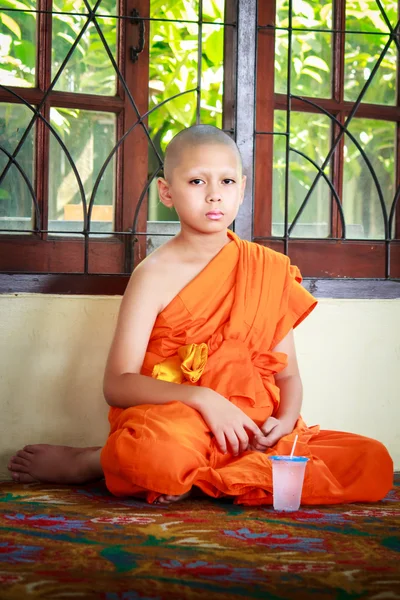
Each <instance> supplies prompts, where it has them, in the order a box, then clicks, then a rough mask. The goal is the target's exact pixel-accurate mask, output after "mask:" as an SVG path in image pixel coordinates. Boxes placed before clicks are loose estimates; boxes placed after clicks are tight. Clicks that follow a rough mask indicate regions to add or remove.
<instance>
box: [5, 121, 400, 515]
mask: <svg viewBox="0 0 400 600" xmlns="http://www.w3.org/2000/svg"><path fill="white" fill-rule="evenodd" d="M164 172H165V178H160V179H159V180H158V191H159V196H160V200H161V202H162V203H163V204H165V206H167V207H175V209H176V211H177V213H178V215H179V219H180V222H181V230H180V232H179V234H178V235H177V236H176V237H175V238H173V239H172V240H170V241H168V242H167V243H165V244H164V245H163V246H162V247H161V248H159V249H158V250H156V251H155V252H154V253H153V254H151V255H150V256H149V257H147V258H146V260H144V261H143V262H142V263H141V264H140V266H138V267H137V268H136V269H135V271H134V272H133V274H132V277H131V279H130V282H129V284H128V287H127V289H126V292H125V295H124V298H123V300H122V304H121V309H120V314H119V319H118V323H117V327H116V332H115V336H114V340H113V342H112V346H111V350H110V354H109V357H108V362H107V366H106V371H105V376H104V395H105V398H106V401H107V402H108V404H109V405H110V411H109V421H110V425H111V431H110V435H109V438H108V440H107V442H106V444H105V446H104V448H102V449H101V448H83V449H82V448H69V447H64V446H47V445H35V446H26V447H25V448H24V449H23V450H21V451H20V452H18V453H17V455H16V456H14V457H13V458H12V459H11V461H10V464H9V469H10V471H11V472H12V476H13V478H14V480H16V481H20V482H31V481H47V482H62V483H81V482H85V481H90V480H93V479H96V478H100V477H102V476H104V477H105V481H106V484H107V487H108V489H109V490H110V491H111V492H112V493H113V494H115V495H117V496H136V495H138V496H142V497H145V498H146V499H147V501H148V502H159V503H168V502H171V501H176V500H180V499H183V498H184V497H185V496H186V495H188V494H189V493H190V490H192V488H193V487H194V486H195V487H196V488H200V490H202V492H204V493H205V494H207V495H209V496H212V497H214V498H218V497H221V496H230V497H233V498H234V500H235V502H236V503H240V504H247V505H252V504H255V505H257V504H270V503H271V502H272V494H271V492H272V474H271V464H270V461H269V460H268V456H269V455H271V454H289V453H290V450H291V447H292V444H293V440H294V437H295V435H296V434H297V435H298V436H299V437H298V443H297V450H296V454H299V455H303V456H307V457H308V458H309V462H308V465H307V469H306V476H305V481H304V488H303V495H302V502H303V503H304V504H334V503H340V502H354V501H364V502H365V501H371V502H372V501H377V500H380V499H382V498H383V497H384V496H385V495H386V493H387V492H388V491H389V490H390V488H391V485H392V474H393V465H392V461H391V458H390V456H389V454H388V452H387V450H386V449H385V447H384V446H383V445H382V444H381V443H379V442H377V441H374V440H372V439H368V438H365V437H362V436H359V435H354V434H349V433H339V432H334V431H320V430H319V427H311V428H308V427H307V426H306V425H305V423H304V422H303V420H302V418H301V416H300V408H301V403H302V385H301V379H300V375H299V370H298V365H297V360H296V351H295V345H294V339H293V328H294V327H296V326H297V325H299V323H301V321H302V320H303V319H304V318H305V317H306V316H307V315H308V314H309V313H310V312H311V310H312V309H313V308H314V307H315V305H316V301H315V299H314V298H313V297H312V296H311V295H310V294H309V293H308V292H307V291H306V290H305V289H304V288H302V287H301V285H300V282H301V276H300V273H299V271H298V269H297V268H296V267H293V266H291V265H290V261H289V259H288V258H287V257H286V256H284V255H282V254H279V253H276V252H274V251H272V250H269V249H267V248H264V247H262V246H259V245H257V244H254V243H249V242H246V241H242V240H240V239H239V238H238V236H237V235H235V234H234V233H232V232H231V231H229V230H228V226H229V225H230V224H231V223H232V222H233V220H234V219H235V217H236V214H237V212H238V209H239V206H240V204H241V203H242V200H243V194H244V188H245V183H246V181H245V177H244V176H243V175H242V165H241V159H240V155H239V151H238V149H237V147H236V145H235V143H234V142H233V140H232V139H231V138H230V137H229V136H227V135H226V134H225V133H223V132H222V131H220V130H218V129H216V128H214V127H210V126H206V125H198V126H194V127H191V128H189V129H187V130H185V131H183V132H181V133H180V134H178V135H177V136H176V137H175V138H174V139H173V140H172V142H171V143H170V144H169V146H168V149H167V153H166V157H165V169H164Z"/></svg>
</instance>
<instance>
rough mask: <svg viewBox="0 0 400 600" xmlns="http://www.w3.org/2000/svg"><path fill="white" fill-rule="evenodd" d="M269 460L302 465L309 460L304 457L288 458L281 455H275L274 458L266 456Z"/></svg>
mask: <svg viewBox="0 0 400 600" xmlns="http://www.w3.org/2000/svg"><path fill="white" fill-rule="evenodd" d="M268 458H269V460H277V461H284V462H296V463H299V462H300V463H303V462H307V461H308V460H309V459H308V458H307V457H306V456H293V457H292V458H290V456H289V455H288V456H284V455H282V454H280V455H277V454H275V455H274V456H268Z"/></svg>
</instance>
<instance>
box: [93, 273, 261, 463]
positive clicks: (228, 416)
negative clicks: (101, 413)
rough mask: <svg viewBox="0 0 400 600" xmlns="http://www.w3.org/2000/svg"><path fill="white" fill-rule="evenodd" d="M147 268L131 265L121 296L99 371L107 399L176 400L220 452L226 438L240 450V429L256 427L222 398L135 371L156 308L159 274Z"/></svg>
mask: <svg viewBox="0 0 400 600" xmlns="http://www.w3.org/2000/svg"><path fill="white" fill-rule="evenodd" d="M151 271H152V265H150V268H148V265H143V266H140V267H138V268H137V269H135V271H134V272H133V274H132V276H131V278H130V280H129V283H128V286H127V288H126V292H125V294H124V297H123V299H122V302H121V308H120V312H119V316H118V321H117V326H116V330H115V334H114V338H113V341H112V345H111V349H110V352H109V356H108V360H107V365H106V370H105V374H104V382H103V390H104V396H105V399H106V401H107V403H108V404H109V405H110V406H115V407H118V408H128V407H131V406H137V405H139V404H166V403H168V402H173V401H178V402H182V403H184V404H186V405H188V406H190V407H191V408H194V409H196V410H198V411H199V412H200V414H201V415H202V417H203V418H204V420H205V421H206V423H207V424H208V426H209V428H210V430H211V431H212V432H213V434H214V436H215V438H216V441H217V443H218V445H219V446H220V448H221V450H222V451H223V452H226V450H227V443H228V444H229V445H230V447H231V449H232V452H233V453H234V454H238V453H239V452H240V451H244V450H246V449H247V447H248V443H249V435H248V433H247V432H246V430H247V431H248V432H249V434H250V435H251V436H252V434H260V433H261V432H260V430H259V428H258V427H257V426H256V425H255V423H254V422H253V421H252V420H251V419H250V418H249V417H247V415H245V413H244V412H243V411H241V410H240V409H239V408H237V407H236V406H235V405H234V404H232V403H231V402H229V401H228V400H227V399H226V398H224V397H223V396H221V395H220V394H218V393H217V392H215V391H213V390H211V389H209V388H205V387H201V386H189V385H179V384H176V383H170V382H168V381H161V380H157V379H153V378H152V377H148V376H147V375H141V374H140V370H141V367H142V364H143V360H144V356H145V353H146V349H147V345H148V342H149V339H150V335H151V331H152V329H153V326H154V323H155V320H156V318H157V315H158V313H159V312H160V310H161V306H160V304H159V301H158V298H159V292H158V290H159V285H160V277H157V276H156V273H154V272H151ZM156 282H157V284H158V285H157V286H156V285H155V284H156Z"/></svg>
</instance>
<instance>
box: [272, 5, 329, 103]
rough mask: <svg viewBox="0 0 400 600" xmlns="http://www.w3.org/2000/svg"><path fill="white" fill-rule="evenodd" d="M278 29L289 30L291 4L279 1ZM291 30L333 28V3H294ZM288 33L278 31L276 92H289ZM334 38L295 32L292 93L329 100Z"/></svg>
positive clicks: (327, 35)
mask: <svg viewBox="0 0 400 600" xmlns="http://www.w3.org/2000/svg"><path fill="white" fill-rule="evenodd" d="M276 25H277V27H283V28H286V27H288V26H289V2H288V0H278V1H277V14H276ZM292 26H293V27H294V28H299V29H330V28H332V1H327V0H324V1H321V2H312V1H311V0H310V1H308V2H306V1H302V2H294V3H293V15H292ZM287 61H288V32H287V31H284V30H283V31H282V30H279V29H278V30H277V31H276V44H275V91H276V92H277V93H280V94H286V92H287V68H288V67H287ZM331 68H332V35H331V34H330V33H321V32H315V31H304V32H300V31H293V35H292V69H291V93H292V94H299V95H303V96H311V97H320V98H330V97H331Z"/></svg>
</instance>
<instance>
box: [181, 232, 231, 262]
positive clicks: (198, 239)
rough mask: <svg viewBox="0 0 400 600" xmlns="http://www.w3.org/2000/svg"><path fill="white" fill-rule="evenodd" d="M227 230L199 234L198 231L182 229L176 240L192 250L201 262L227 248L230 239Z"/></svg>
mask: <svg viewBox="0 0 400 600" xmlns="http://www.w3.org/2000/svg"><path fill="white" fill-rule="evenodd" d="M227 231H228V230H227V229H225V230H224V231H219V232H217V233H209V234H204V233H199V232H197V231H187V230H186V228H183V227H182V228H181V231H180V232H179V233H178V235H177V236H176V238H175V240H176V242H178V243H179V244H181V245H182V246H184V247H185V249H186V250H190V253H191V254H192V253H193V255H194V256H196V257H198V258H199V260H201V259H202V258H206V259H208V258H210V257H213V256H215V255H216V254H218V252H219V251H220V250H221V249H222V248H223V247H224V246H226V245H227V244H228V243H229V241H230V239H229V237H228V233H227Z"/></svg>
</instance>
